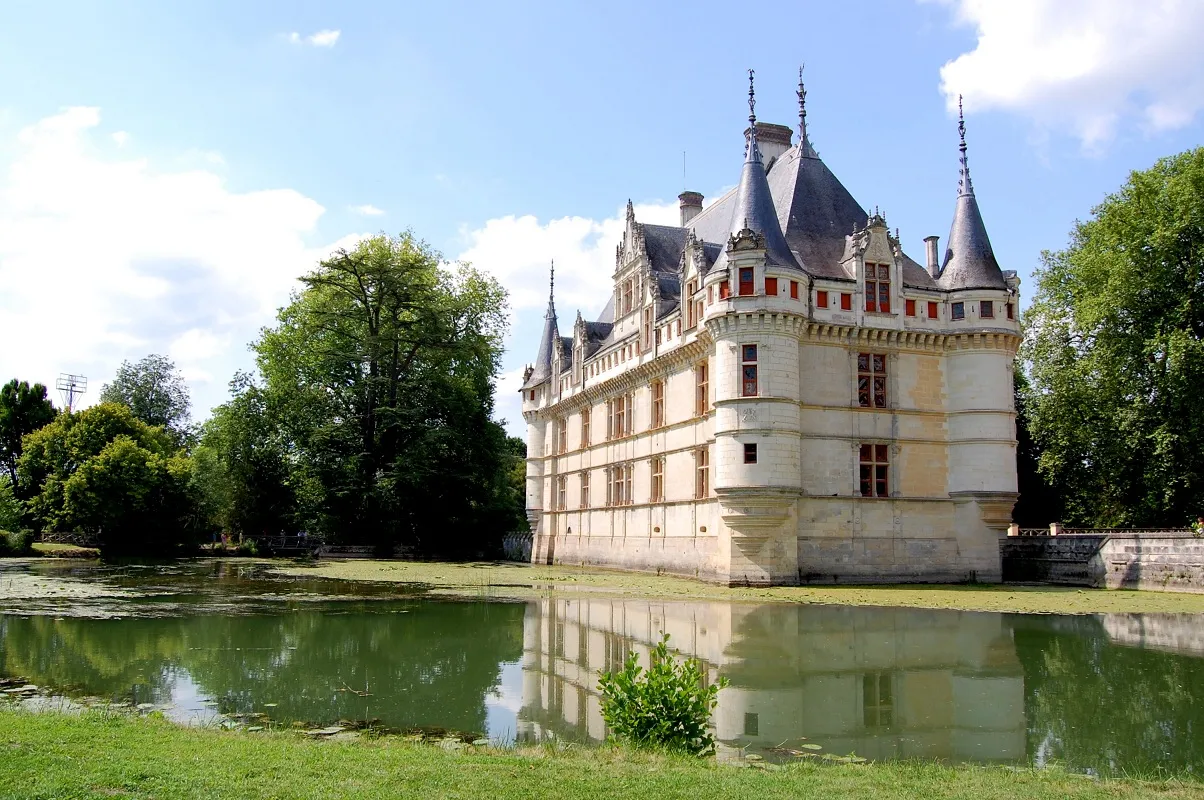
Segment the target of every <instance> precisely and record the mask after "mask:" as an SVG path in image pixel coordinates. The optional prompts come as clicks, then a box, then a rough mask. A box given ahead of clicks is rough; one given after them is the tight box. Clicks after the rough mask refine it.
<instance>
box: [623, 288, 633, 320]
mask: <svg viewBox="0 0 1204 800" xmlns="http://www.w3.org/2000/svg"><path fill="white" fill-rule="evenodd" d="M631 292H632V286H631V281H627V282H626V283H624V284H623V313H624V314H630V313H631Z"/></svg>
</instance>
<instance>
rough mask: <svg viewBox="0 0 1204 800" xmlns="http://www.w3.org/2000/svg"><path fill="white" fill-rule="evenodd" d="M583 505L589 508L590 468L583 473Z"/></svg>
mask: <svg viewBox="0 0 1204 800" xmlns="http://www.w3.org/2000/svg"><path fill="white" fill-rule="evenodd" d="M581 507H582V508H589V470H586V471H585V472H582V473H581Z"/></svg>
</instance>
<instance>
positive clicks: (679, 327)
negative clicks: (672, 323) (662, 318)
mask: <svg viewBox="0 0 1204 800" xmlns="http://www.w3.org/2000/svg"><path fill="white" fill-rule="evenodd" d="M677 335H678V336H681V320H680V319H679V320H678V321H677Z"/></svg>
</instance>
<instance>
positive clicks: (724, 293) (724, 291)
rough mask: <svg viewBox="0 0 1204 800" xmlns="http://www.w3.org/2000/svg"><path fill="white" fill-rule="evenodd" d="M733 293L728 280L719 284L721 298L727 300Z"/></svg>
mask: <svg viewBox="0 0 1204 800" xmlns="http://www.w3.org/2000/svg"><path fill="white" fill-rule="evenodd" d="M731 293H732V290H731V287H730V286H728V283H727V281H723V282H722V283H720V284H719V299H720V300H726V299H727V298H728V296H729V295H731Z"/></svg>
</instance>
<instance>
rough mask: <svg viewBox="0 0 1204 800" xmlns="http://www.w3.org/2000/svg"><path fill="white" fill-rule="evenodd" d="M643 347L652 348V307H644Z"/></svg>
mask: <svg viewBox="0 0 1204 800" xmlns="http://www.w3.org/2000/svg"><path fill="white" fill-rule="evenodd" d="M644 349H645V350H651V349H652V307H651V306H649V307H648V308H645V309H644Z"/></svg>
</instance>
